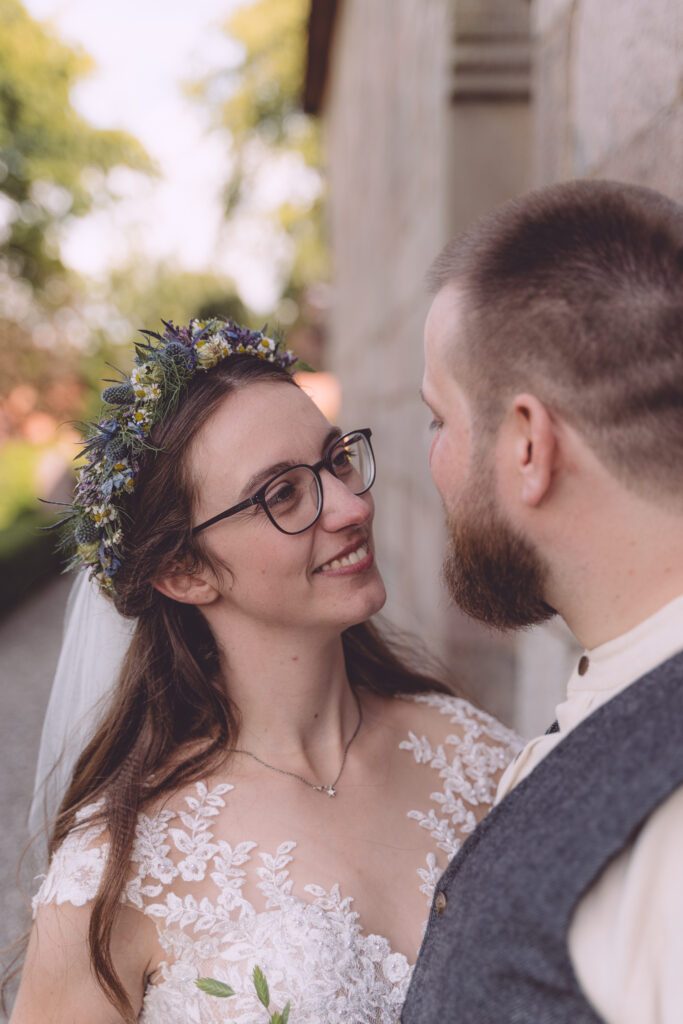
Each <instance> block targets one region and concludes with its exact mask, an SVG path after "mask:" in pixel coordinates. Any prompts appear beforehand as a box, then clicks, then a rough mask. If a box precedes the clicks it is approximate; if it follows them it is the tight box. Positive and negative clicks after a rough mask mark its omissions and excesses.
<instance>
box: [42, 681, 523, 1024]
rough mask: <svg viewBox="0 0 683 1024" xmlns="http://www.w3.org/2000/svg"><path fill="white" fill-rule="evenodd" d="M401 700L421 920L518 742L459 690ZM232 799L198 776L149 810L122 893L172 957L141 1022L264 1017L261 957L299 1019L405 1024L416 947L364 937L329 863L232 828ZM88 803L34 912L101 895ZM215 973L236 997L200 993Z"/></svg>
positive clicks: (151, 990)
mask: <svg viewBox="0 0 683 1024" xmlns="http://www.w3.org/2000/svg"><path fill="white" fill-rule="evenodd" d="M404 699H405V700H406V701H409V702H414V704H413V705H412V709H411V712H410V713H411V715H412V714H413V713H415V716H416V718H417V720H418V727H417V731H413V729H407V730H406V733H405V736H404V738H403V739H402V740H401V741H400V743H399V744H398V746H399V748H400V750H401V751H402V753H401V754H400V755H397V756H399V757H403V756H405V757H407V758H411V764H412V765H413V768H412V769H411V772H414V774H415V778H414V781H415V784H416V787H417V788H416V787H411V793H414V792H417V791H418V790H419V791H420V792H423V794H424V798H423V803H422V806H420V807H411V806H410V805H409V804H408V805H407V806H406V809H405V812H404V816H405V821H406V822H408V824H407V825H406V826H405V827H406V828H407V829H410V830H411V832H410V835H411V836H414V838H415V840H416V841H417V842H416V844H415V847H414V848H415V849H418V848H419V849H420V857H419V858H418V857H417V856H415V863H414V865H413V866H412V867H410V872H409V875H408V876H407V877H411V876H412V877H413V878H414V882H415V887H416V890H419V893H422V894H423V896H422V898H423V900H424V904H423V907H424V909H423V913H424V919H423V920H422V921H420V922H419V924H420V926H421V927H422V928H423V927H424V925H425V924H426V918H427V916H428V910H429V906H430V904H431V900H432V896H433V892H434V887H435V885H436V882H437V881H438V878H439V876H440V874H441V872H442V871H443V869H444V868H445V866H446V864H447V862H448V860H449V859H450V858H451V857H452V856H453V855H454V854H455V853H456V852H457V851H458V849H459V848H460V846H461V844H462V843H463V841H464V840H465V839H466V838H467V836H468V834H469V833H471V832H472V831H473V829H474V828H475V827H476V821H477V818H479V817H481V816H482V813H483V811H484V810H485V809H486V808H488V806H489V805H491V804H492V802H493V798H494V796H495V786H496V781H497V779H498V778H499V776H500V774H501V771H502V770H503V768H504V767H505V766H506V764H507V763H508V762H509V761H510V759H511V758H512V756H513V755H514V754H515V753H516V752H517V750H518V748H519V744H518V743H517V740H516V738H515V737H514V735H513V734H512V733H510V732H509V731H508V730H507V729H505V728H504V727H503V726H501V725H500V724H499V723H497V722H496V721H495V720H494V719H492V718H491V717H490V716H489V715H487V714H485V713H483V712H481V711H478V710H476V709H474V708H473V707H472V706H471V705H470V704H469V703H467V702H466V701H463V700H461V699H459V698H456V697H450V696H443V695H438V694H428V695H423V696H419V697H411V698H404ZM418 712H419V713H420V716H421V717H420V716H418V714H417V713H418ZM425 715H426V716H427V717H425ZM426 721H427V722H428V723H429V726H428V729H425V722H426ZM427 732H428V733H429V735H428V734H427ZM411 781H412V780H411ZM235 794H236V787H235V786H233V785H232V784H230V783H227V782H223V783H221V784H217V785H213V786H210V785H207V784H205V783H202V782H199V783H197V784H196V785H194V786H193V787H191V791H190V790H185V791H184V792H183V794H182V795H179V798H178V799H177V800H175V801H171V802H169V805H167V806H165V807H164V808H162V809H161V810H159V811H158V812H156V813H154V814H153V815H151V816H148V815H146V814H140V815H139V818H138V824H137V835H136V840H135V847H134V852H133V856H132V863H131V873H130V876H129V881H128V883H127V885H126V888H125V893H124V895H123V897H122V899H123V900H124V901H125V902H126V903H127V904H128V905H129V906H131V907H135V908H137V909H138V911H139V912H140V913H142V914H144V915H147V917H149V918H151V919H152V920H153V921H154V922H155V925H156V929H157V932H158V939H159V943H160V946H161V949H162V951H163V959H161V958H160V964H159V967H158V969H157V970H156V971H155V972H154V974H153V975H152V976H151V978H150V979H149V982H148V985H147V988H146V991H145V996H144V1002H143V1007H142V1013H141V1015H140V1018H139V1019H140V1021H142V1022H144V1024H209V1022H217V1021H224V1022H228V1021H230V1022H238V1024H265V1021H266V1020H267V1019H268V1016H267V1014H266V1011H265V1010H264V1008H263V1006H261V1005H260V1003H259V1002H258V1000H257V998H256V994H255V991H254V986H253V983H252V979H251V975H252V971H253V968H254V966H255V965H258V966H259V967H260V968H261V969H262V970H263V971H264V973H265V975H266V977H267V980H268V983H269V986H270V992H271V1008H272V1009H276V1010H282V1009H283V1007H284V1006H285V1004H286V1003H287V1002H288V1001H290V1002H291V1015H290V1024H395V1022H396V1021H398V1019H399V1015H400V1010H401V1006H402V1004H403V1001H404V998H405V995H406V991H407V988H408V984H409V981H410V975H411V972H412V966H413V962H414V960H415V958H416V955H417V948H416V949H415V951H414V955H413V956H412V957H410V958H408V957H407V956H406V955H405V954H404V953H402V952H397V951H396V950H395V949H392V946H391V945H390V942H389V941H388V940H387V939H386V938H385V937H383V936H382V935H376V934H367V933H366V932H365V931H364V930H363V928H362V926H361V924H360V919H361V918H362V911H363V908H362V907H358V906H356V904H355V903H354V899H353V896H354V893H353V891H351V889H350V888H349V887H348V886H347V885H345V884H344V880H343V878H340V879H339V880H338V882H337V883H336V884H332V885H329V884H328V885H325V886H323V885H321V884H320V880H321V876H322V875H323V872H322V868H321V870H320V871H319V872H318V873H317V875H316V867H315V862H314V861H313V860H312V859H311V857H310V855H309V856H308V857H307V856H306V849H305V845H304V843H302V842H297V837H296V836H295V835H290V834H282V835H281V837H280V838H279V840H278V839H276V840H275V841H274V842H271V843H269V845H268V847H267V848H264V844H263V843H261V842H256V841H255V837H254V835H251V836H249V835H239V834H235V823H234V821H231V818H230V814H231V799H234V797H235ZM92 809H93V808H84V809H83V811H82V812H81V814H80V816H79V820H80V821H81V824H80V825H79V827H78V828H76V829H74V830H73V832H72V833H71V834H70V835H69V836H68V837H67V839H66V840H65V842H64V843H63V845H62V846H61V848H60V849H59V850H58V851H57V852H56V854H55V855H54V857H53V859H52V862H51V864H50V867H49V871H48V874H47V876H46V877H45V878H44V880H43V882H42V885H41V887H40V890H39V892H38V893H37V895H36V897H35V899H34V912H35V911H36V910H37V908H38V906H39V905H40V904H46V903H57V904H60V903H70V904H73V905H75V906H84V905H85V904H86V903H87V902H88V901H90V900H92V899H93V898H94V896H95V894H96V891H97V888H98V884H99V881H100V878H101V876H102V872H103V868H104V864H105V860H106V857H107V845H106V843H105V842H103V840H102V833H103V829H102V828H101V827H97V826H92V825H88V823H87V819H88V817H89V816H90V814H91V812H92ZM401 827H403V826H401ZM412 830H423V831H422V832H419V834H418V835H414V832H413V831H412ZM226 836H227V838H226ZM421 844H422V845H421ZM411 853H412V851H411V850H409V849H408V850H407V855H408V854H411ZM298 865H300V867H299V870H298V871H297V870H296V869H297V866H298ZM356 867H357V868H358V867H362V865H360V866H359V865H357V866H356ZM351 877H354V876H353V874H352V876H351ZM419 893H418V892H417V891H416V892H415V893H414V894H413V895H414V896H415V897H418V895H419ZM396 899H397V900H399V901H400V900H401V893H400V892H397V893H396ZM207 976H208V977H212V978H216V979H218V980H220V981H222V982H224V983H226V984H228V985H229V986H231V987H232V988H233V989H234V991H235V995H234V996H233V997H231V998H228V999H219V998H215V997H213V996H211V995H208V994H206V993H205V992H202V991H200V990H199V989H198V988H197V986H196V985H195V981H196V979H197V978H199V977H207Z"/></svg>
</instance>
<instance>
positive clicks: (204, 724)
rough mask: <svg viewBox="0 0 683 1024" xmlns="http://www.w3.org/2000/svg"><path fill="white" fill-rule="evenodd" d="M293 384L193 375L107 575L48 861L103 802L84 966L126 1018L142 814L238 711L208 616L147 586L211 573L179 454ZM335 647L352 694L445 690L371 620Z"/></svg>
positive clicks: (183, 777)
mask: <svg viewBox="0 0 683 1024" xmlns="http://www.w3.org/2000/svg"><path fill="white" fill-rule="evenodd" d="M255 382H258V383H263V382H270V383H271V384H272V385H273V386H285V385H287V386H290V387H292V386H296V384H295V382H294V381H293V379H292V378H291V377H290V376H289V374H288V373H287V372H286V371H285V370H282V369H280V368H278V367H276V366H273V365H272V364H269V363H265V362H261V361H259V360H257V359H255V358H254V357H253V356H236V357H234V358H231V359H229V360H226V361H224V362H223V363H221V364H219V365H218V366H217V367H215V368H214V369H213V370H212V371H211V372H210V373H207V374H201V375H197V377H195V378H194V379H193V381H192V382H191V384H190V386H189V388H188V391H187V393H186V395H185V397H184V398H183V401H182V403H181V404H180V406H179V408H178V409H177V410H176V412H175V413H174V414H173V415H172V416H170V417H169V418H168V419H167V420H166V421H165V422H164V423H162V424H161V425H160V426H159V427H158V428H157V429H156V430H155V433H154V434H153V437H152V440H153V442H154V445H155V447H157V449H158V450H157V451H156V452H155V453H154V454H153V455H151V456H149V457H148V458H147V459H146V462H145V465H144V466H143V468H142V470H141V472H140V475H139V477H138V480H137V482H136V488H135V492H134V494H133V496H132V498H131V503H130V516H129V519H128V521H127V527H126V530H125V538H124V552H123V553H124V558H123V565H122V567H121V569H119V571H118V573H117V576H116V596H115V604H116V607H117V609H118V611H119V612H120V613H121V614H123V615H125V616H128V617H133V618H135V619H136V620H137V623H136V627H135V632H134V635H133V639H132V642H131V644H130V647H129V649H128V652H127V655H126V658H125V661H124V664H123V667H122V670H121V674H120V677H119V679H118V683H117V686H116V690H115V693H114V695H113V698H112V702H111V705H110V707H109V709H108V711H107V712H106V714H105V717H104V718H103V720H102V721H101V723H100V725H99V727H98V729H97V732H96V734H95V736H94V737H93V739H92V740H91V742H90V743H89V744H88V746H87V747H86V748H85V750H84V751H83V753H82V754H81V756H80V758H79V760H78V762H77V764H76V767H75V769H74V773H73V777H72V780H71V784H70V786H69V788H68V790H67V792H66V795H65V796H64V799H63V801H62V804H61V807H60V809H59V812H58V815H57V818H56V821H55V824H54V828H53V830H52V834H51V836H50V843H49V852H50V855H52V854H53V853H54V852H55V850H57V848H58V847H59V846H60V844H61V843H62V842H63V841H64V839H65V837H66V836H67V835H68V833H69V832H70V831H71V830H72V829H73V828H74V826H75V824H76V815H77V813H78V812H79V811H80V810H82V809H83V808H85V807H86V806H87V805H89V804H92V803H93V802H94V801H97V800H99V799H100V798H102V797H104V798H105V799H104V800H103V806H102V809H101V811H100V812H99V813H98V815H97V818H93V819H91V820H99V821H101V822H102V823H103V824H105V825H106V828H107V832H108V839H109V844H110V846H109V855H108V859H107V864H106V869H105V871H104V875H103V878H102V881H101V884H100V887H99V890H98V893H97V896H96V897H95V900H94V903H93V908H92V915H91V919H90V930H89V948H90V957H91V963H92V968H93V971H94V973H95V976H96V977H97V979H98V981H99V983H100V985H101V987H102V989H103V991H104V992H105V993H106V995H107V997H108V998H109V1000H110V1001H111V1003H112V1004H113V1005H114V1006H115V1007H116V1009H117V1010H118V1011H119V1012H120V1013H121V1015H122V1016H123V1017H124V1019H126V1020H134V1019H135V1016H134V1013H133V1009H132V1006H131V1004H130V1001H129V999H128V998H127V995H126V992H125V989H124V987H123V985H122V983H121V980H120V978H119V977H118V975H117V972H116V969H115V967H114V963H113V960H112V955H111V937H112V929H113V926H114V923H115V919H116V914H117V910H118V908H119V906H120V896H121V892H122V890H123V887H124V885H125V881H126V877H127V874H128V870H129V860H130V855H131V851H132V847H133V842H134V838H135V826H136V821H137V817H138V813H139V812H140V810H141V809H142V807H143V806H146V805H148V804H150V803H152V802H153V801H155V800H158V799H159V798H160V797H162V796H165V795H168V794H170V793H172V792H173V791H175V790H177V789H178V788H179V787H181V786H183V785H185V784H187V783H190V782H193V781H196V780H198V779H199V778H200V777H202V776H206V775H207V774H209V773H211V772H212V771H213V770H215V769H217V768H218V767H219V766H220V765H221V764H223V763H224V761H225V758H226V753H225V752H226V750H227V749H228V748H230V747H233V746H234V745H235V740H236V738H237V734H238V729H239V717H238V711H237V708H236V707H235V706H234V705H233V704H232V702H231V700H230V697H229V692H228V691H229V681H228V687H227V690H226V687H225V683H224V680H223V679H222V678H221V677H220V675H219V671H218V651H217V647H216V644H215V641H214V639H213V636H212V634H211V631H210V630H209V627H208V625H207V623H206V620H205V619H204V617H203V616H202V614H201V613H200V612H199V610H198V609H197V608H195V607H193V606H189V605H183V604H179V603H178V602H176V601H173V600H171V599H169V598H167V597H165V596H164V595H163V594H161V593H160V592H159V591H158V590H156V589H155V588H154V587H153V586H152V582H153V581H154V580H155V579H158V578H160V577H162V576H164V575H165V574H167V573H169V572H172V571H173V569H174V568H177V566H178V565H183V566H184V567H185V568H186V569H188V568H189V571H192V570H193V569H195V568H198V567H199V566H207V565H208V566H209V567H210V568H212V569H214V570H215V569H216V566H214V565H212V564H211V562H210V561H209V559H208V557H207V554H206V552H205V550H204V548H203V546H202V541H201V540H198V539H196V538H194V537H193V536H192V533H191V523H192V510H193V502H194V494H193V485H192V479H191V475H190V473H189V471H188V466H187V464H186V463H187V458H186V456H187V453H188V451H189V448H190V446H191V444H192V441H193V439H194V438H195V437H196V435H197V433H198V432H199V430H200V429H201V427H202V426H203V425H204V424H205V423H206V422H207V420H208V418H209V417H210V416H211V415H212V413H213V412H214V411H215V410H216V409H217V408H218V406H219V405H220V404H221V402H222V401H223V400H224V399H225V397H226V396H227V395H229V394H230V393H231V392H234V391H235V390H237V389H241V388H244V387H246V386H249V385H250V384H251V383H255ZM342 642H343V647H344V653H345V658H346V665H347V671H348V675H349V679H350V681H351V683H352V685H353V686H354V687H357V688H365V689H366V690H370V691H372V692H374V693H377V694H386V695H392V694H401V693H419V692H424V691H434V690H438V691H442V692H451V691H449V690H448V688H447V687H446V686H445V685H444V684H443V683H441V682H439V681H438V680H437V679H436V678H431V677H430V676H428V675H422V674H420V673H418V672H416V671H413V670H412V669H411V668H410V667H408V663H407V660H405V658H404V657H403V656H402V654H401V653H399V650H398V648H396V647H395V646H394V645H393V644H390V643H389V642H388V641H387V640H385V639H384V638H383V637H382V635H381V634H380V632H379V630H378V629H377V627H376V626H374V625H372V624H371V623H369V622H366V623H363V624H361V625H358V626H353V627H351V628H350V629H347V630H346V631H345V632H344V634H343V636H342Z"/></svg>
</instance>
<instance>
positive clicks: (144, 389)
mask: <svg viewBox="0 0 683 1024" xmlns="http://www.w3.org/2000/svg"><path fill="white" fill-rule="evenodd" d="M163 323H164V328H165V330H164V333H163V334H157V333H156V332H154V331H141V332H140V333H141V334H143V335H144V337H145V340H144V341H143V342H139V343H138V344H136V346H135V363H134V367H133V370H132V372H131V374H130V377H123V379H122V380H121V381H112V382H110V386H109V387H107V388H106V389H105V390H104V391H103V392H102V399H103V402H104V409H103V415H102V417H101V418H100V420H99V422H98V423H96V424H90V425H89V426H90V432H89V435H88V436H87V438H86V441H85V444H84V447H83V449H82V451H81V457H82V458H83V460H84V462H83V465H82V466H81V468H80V470H79V471H78V478H77V483H76V489H75V493H74V499H73V502H72V504H71V505H70V506H68V511H67V513H66V515H65V516H64V517H63V518H62V519H61V520H60V522H59V523H58V524H57V525H58V526H61V527H65V531H64V543H65V546H66V547H68V549H69V551H70V553H71V560H70V562H69V565H68V568H78V567H81V566H85V567H87V568H89V569H90V571H91V572H92V574H93V576H94V577H95V579H96V580H97V582H98V583H99V585H100V587H101V588H102V590H103V591H104V592H105V593H108V594H110V595H111V594H113V592H114V590H115V577H116V573H117V572H118V570H119V569H120V567H121V561H122V550H121V549H122V542H123V527H124V521H125V516H126V499H127V497H128V495H130V494H131V493H132V491H133V490H134V489H135V480H136V477H137V475H138V472H139V470H140V465H141V459H142V457H143V455H144V454H145V451H146V450H147V451H149V450H150V449H152V450H153V446H152V444H151V443H150V440H149V435H150V432H151V431H152V429H153V427H154V426H155V425H156V424H157V423H160V422H162V421H163V420H164V419H165V418H166V417H167V416H168V415H170V414H171V413H172V412H173V411H174V409H176V408H177V406H178V404H179V402H180V401H181V400H182V397H183V394H184V392H185V390H186V388H187V386H188V384H189V383H190V381H191V380H192V379H193V377H194V376H195V375H196V374H197V373H201V372H206V371H209V370H211V369H212V368H213V367H214V366H216V365H217V364H218V363H220V362H222V361H223V360H224V359H228V358H229V357H230V356H235V355H249V356H253V357H254V358H256V359H262V360H266V361H267V362H270V363H276V364H277V365H278V366H281V367H283V368H284V369H287V370H291V369H295V368H296V364H297V358H296V356H295V355H294V353H293V352H290V351H289V350H287V349H283V348H282V347H281V345H280V342H279V341H276V340H274V339H273V338H269V337H267V336H266V335H265V334H264V333H263V332H261V331H251V330H249V329H248V328H246V327H242V326H240V325H239V324H236V323H234V322H233V321H232V320H224V319H222V318H213V319H211V320H191V321H190V323H189V324H188V326H187V327H176V326H174V324H172V323H167V322H166V321H163ZM122 376H123V375H122Z"/></svg>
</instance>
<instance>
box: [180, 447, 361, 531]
mask: <svg viewBox="0 0 683 1024" xmlns="http://www.w3.org/2000/svg"><path fill="white" fill-rule="evenodd" d="M371 437H372V431H371V430H370V429H369V428H368V427H364V428H363V429H362V430H352V431H350V432H349V433H348V434H342V436H341V437H338V438H336V439H335V440H334V441H333V442H332V444H331V445H330V446H329V447H328V449H327V451H326V452H325V454H324V455H323V457H322V459H321V460H320V462H316V463H315V465H314V466H309V465H306V464H305V463H299V464H298V465H296V466H290V467H289V468H288V469H285V470H282V472H280V473H278V474H277V475H276V476H274V477H272V478H271V479H270V480H268V481H267V482H266V483H265V484H264V485H263V487H260V488H259V489H258V491H256V493H255V494H253V495H252V496H251V498H246V499H245V500H244V501H241V502H240V503H239V505H233V506H232V508H228V509H226V510H225V512H219V514H218V515H217V516H212V517H211V519H207V520H206V521H205V522H203V523H200V524H199V526H195V527H193V529H192V534H193V535H194V534H196V533H199V532H200V530H206V529H208V527H209V526H213V525H214V523H220V522H221V520H223V519H228V518H229V517H230V516H234V515H237V513H238V512H245V511H246V510H247V509H248V508H251V507H252V506H253V505H260V506H261V508H262V509H263V511H264V512H265V513H266V515H267V516H268V518H269V519H270V521H271V523H272V524H273V526H275V527H276V528H277V529H278V530H280V531H281V532H282V533H290V534H296V533H303V532H304V530H308V529H310V527H311V526H313V524H314V523H316V522H317V521H318V519H319V518H320V513H321V512H322V510H323V484H322V480H321V479H320V471H321V470H322V469H326V470H327V471H328V473H331V474H332V476H334V477H336V478H337V480H341V482H342V483H344V484H346V486H347V487H348V488H349V490H350V491H351V492H352V493H353V494H365V492H366V491H369V490H370V488H371V487H372V485H373V483H374V482H375V455H374V452H373V450H372V444H371V443H370V438H371Z"/></svg>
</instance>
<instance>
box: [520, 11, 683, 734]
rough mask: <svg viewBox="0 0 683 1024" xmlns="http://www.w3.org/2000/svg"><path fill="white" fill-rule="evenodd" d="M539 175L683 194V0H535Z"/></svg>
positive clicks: (532, 651) (544, 713)
mask: <svg viewBox="0 0 683 1024" xmlns="http://www.w3.org/2000/svg"><path fill="white" fill-rule="evenodd" d="M533 50H534V68H535V70H534V84H533V97H534V142H533V148H534V177H535V182H536V183H537V184H541V185H545V184H549V183H551V182H554V181H561V180H564V179H568V178H581V177H600V178H614V179H616V180H620V181H632V182H638V183H639V184H642V185H648V186H650V187H652V188H657V189H660V190H661V191H663V192H666V193H668V194H669V195H671V196H674V197H676V198H679V199H683V91H682V88H681V87H682V85H683V5H682V4H681V3H680V0H534V4H533ZM516 653H517V673H516V685H515V714H514V718H515V724H516V726H517V728H518V729H519V730H520V731H521V732H522V733H524V734H527V735H532V734H533V733H535V732H538V731H539V730H541V729H543V728H544V727H545V725H546V724H547V722H548V720H549V714H550V711H551V707H552V704H553V703H554V702H555V701H557V700H560V699H561V696H562V694H563V692H564V686H565V681H566V678H567V675H568V673H569V671H570V669H571V667H572V665H573V664H574V663H575V659H576V657H577V656H578V653H579V652H578V648H577V646H576V644H575V642H574V641H573V639H572V638H571V636H570V634H569V632H568V630H567V629H566V628H565V627H564V626H563V625H562V623H560V622H554V623H553V624H552V625H551V626H549V627H546V628H543V629H539V630H533V631H531V633H529V634H527V635H525V636H523V637H521V638H520V639H519V640H518V642H517V652H516Z"/></svg>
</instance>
